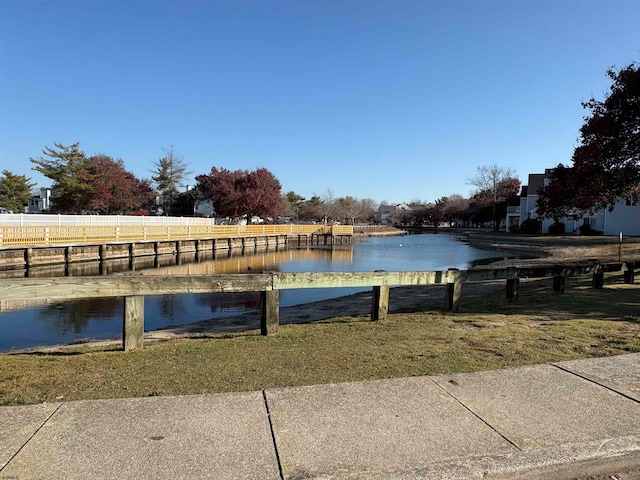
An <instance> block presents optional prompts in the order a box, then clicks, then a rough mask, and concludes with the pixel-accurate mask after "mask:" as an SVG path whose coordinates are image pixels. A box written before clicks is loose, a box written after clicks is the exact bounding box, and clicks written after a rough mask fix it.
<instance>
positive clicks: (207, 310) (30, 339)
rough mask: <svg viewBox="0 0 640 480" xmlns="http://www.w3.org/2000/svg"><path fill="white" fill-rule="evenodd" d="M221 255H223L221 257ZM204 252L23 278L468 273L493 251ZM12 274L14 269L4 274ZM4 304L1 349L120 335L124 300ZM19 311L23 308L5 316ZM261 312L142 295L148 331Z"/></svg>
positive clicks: (408, 243)
mask: <svg viewBox="0 0 640 480" xmlns="http://www.w3.org/2000/svg"><path fill="white" fill-rule="evenodd" d="M220 253H221V252H220ZM220 253H217V254H216V255H215V256H214V255H213V253H211V252H201V254H199V255H198V257H197V258H196V255H195V253H186V254H183V255H179V256H178V255H162V256H159V257H151V256H150V257H137V258H134V259H133V261H132V262H130V261H129V260H128V259H123V260H110V261H107V262H103V263H102V264H100V263H99V262H86V263H78V264H71V265H69V266H68V267H66V268H65V266H64V265H54V266H47V267H35V268H31V269H29V271H28V272H22V275H23V276H24V275H26V274H28V276H34V277H45V276H64V275H71V276H82V275H121V274H123V273H124V272H129V271H139V272H140V273H141V274H143V275H166V276H169V275H202V274H230V273H247V272H252V273H255V272H260V271H264V272H268V271H281V272H300V271H310V272H314V271H327V272H331V271H373V270H387V271H411V270H414V271H415V270H445V269H447V268H451V267H455V268H467V267H468V266H469V265H470V263H471V262H473V261H477V260H479V259H482V258H490V257H491V258H494V257H495V256H496V253H495V251H483V250H478V249H476V248H473V247H471V246H469V245H465V244H463V243H461V242H459V241H457V240H456V239H455V238H454V237H452V236H450V235H442V234H436V235H413V236H407V237H393V238H374V239H370V240H368V241H366V242H360V243H355V244H353V245H337V246H333V248H331V247H315V246H314V247H302V248H292V249H279V250H268V251H262V252H257V253H255V254H252V255H242V251H238V250H234V251H231V252H229V253H227V252H226V251H225V252H223V253H224V254H220ZM2 273H3V274H7V275H15V273H16V272H15V271H8V272H2ZM358 290H367V289H366V288H365V289H344V288H343V289H300V290H288V291H283V292H281V305H283V306H288V305H295V304H300V303H307V302H311V301H316V300H322V299H325V298H334V297H336V296H341V295H348V294H350V293H353V292H354V291H358ZM13 303H14V304H13V305H12V304H11V303H9V302H6V301H5V302H3V301H1V300H0V310H4V311H5V312H4V313H0V332H2V336H1V337H0V351H3V350H9V349H12V348H25V347H28V346H34V345H50V344H56V343H62V342H69V341H73V340H77V339H79V338H86V337H94V338H111V337H116V336H118V335H120V334H121V329H122V309H123V305H122V304H123V302H122V299H121V298H103V299H87V300H81V301H73V302H65V303H61V304H55V305H48V306H42V307H38V308H27V309H26V310H25V309H24V308H25V306H31V305H29V304H28V302H20V303H19V304H17V303H16V302H13ZM15 308H20V309H21V310H15V311H7V310H11V309H15ZM258 308H259V294H258V293H222V294H198V295H194V294H184V295H183V294H179V295H158V296H148V297H145V329H146V330H154V329H157V328H161V327H165V326H169V325H179V324H184V323H190V322H196V321H201V320H208V319H215V318H220V317H226V316H229V315H234V314H238V313H243V312H245V311H247V310H256V309H258Z"/></svg>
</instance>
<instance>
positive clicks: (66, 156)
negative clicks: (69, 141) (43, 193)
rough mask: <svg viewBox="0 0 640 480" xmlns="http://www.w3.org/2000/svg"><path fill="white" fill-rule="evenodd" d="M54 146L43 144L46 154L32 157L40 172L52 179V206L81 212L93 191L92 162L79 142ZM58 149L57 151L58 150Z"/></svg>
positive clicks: (31, 159) (65, 210) (60, 209)
mask: <svg viewBox="0 0 640 480" xmlns="http://www.w3.org/2000/svg"><path fill="white" fill-rule="evenodd" d="M54 147H55V148H51V147H47V146H45V147H44V150H42V153H43V154H44V155H45V157H49V158H45V157H40V158H30V159H29V160H30V161H31V162H32V163H34V164H35V165H36V166H35V167H33V169H34V170H36V171H37V172H40V173H41V174H43V175H44V176H45V177H47V178H50V179H51V180H52V182H53V185H52V192H51V193H52V195H51V202H52V204H53V206H52V209H53V210H54V211H58V212H72V213H80V212H81V211H82V210H84V209H85V205H86V203H87V202H88V201H89V199H90V198H91V196H92V194H93V188H92V186H91V182H90V173H89V165H90V161H89V159H88V158H87V156H86V155H85V153H84V152H83V151H82V150H80V142H77V143H74V144H73V145H69V146H65V145H62V144H60V143H54ZM56 149H57V150H56Z"/></svg>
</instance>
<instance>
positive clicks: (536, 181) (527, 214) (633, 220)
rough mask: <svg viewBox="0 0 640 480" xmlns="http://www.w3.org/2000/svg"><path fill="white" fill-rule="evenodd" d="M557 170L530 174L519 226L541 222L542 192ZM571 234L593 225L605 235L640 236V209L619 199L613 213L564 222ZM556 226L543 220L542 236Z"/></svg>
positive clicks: (510, 220) (510, 218) (579, 215)
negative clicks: (540, 198)
mask: <svg viewBox="0 0 640 480" xmlns="http://www.w3.org/2000/svg"><path fill="white" fill-rule="evenodd" d="M552 173H553V169H550V168H548V169H545V172H544V173H532V174H529V181H528V183H527V185H524V186H523V187H522V191H521V193H520V208H519V224H522V222H524V221H525V220H527V219H529V218H539V215H538V203H537V202H538V198H539V195H538V191H539V190H540V188H542V187H544V186H546V185H548V183H549V181H550V178H551V174H552ZM515 216H516V214H515V211H509V212H508V213H507V219H506V225H507V232H508V231H509V230H510V228H511V227H512V226H513V225H515V223H516V220H515ZM560 222H562V223H564V225H565V232H566V233H567V234H572V233H574V234H577V233H579V232H580V230H579V229H580V227H581V226H582V225H589V226H590V227H591V228H592V229H593V230H598V231H601V232H602V233H603V234H604V235H618V234H619V233H620V232H622V233H623V234H625V235H640V205H638V203H637V202H636V203H634V202H631V201H629V200H625V199H618V201H617V202H616V204H615V206H614V208H613V210H612V211H609V210H608V209H603V210H598V211H597V212H595V213H593V214H590V213H587V212H584V211H580V210H576V212H575V214H574V215H570V216H568V217H565V218H561V219H560ZM553 223H554V221H553V219H543V220H542V233H549V227H550V226H551V225H552V224H553Z"/></svg>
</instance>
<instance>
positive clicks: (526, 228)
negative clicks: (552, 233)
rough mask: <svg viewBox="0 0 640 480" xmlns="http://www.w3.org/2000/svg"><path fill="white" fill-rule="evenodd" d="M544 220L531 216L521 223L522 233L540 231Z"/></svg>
mask: <svg viewBox="0 0 640 480" xmlns="http://www.w3.org/2000/svg"><path fill="white" fill-rule="evenodd" d="M541 230H542V222H540V221H539V220H536V219H535V218H529V219H527V220H525V221H524V222H522V223H521V224H520V232H521V233H540V231H541Z"/></svg>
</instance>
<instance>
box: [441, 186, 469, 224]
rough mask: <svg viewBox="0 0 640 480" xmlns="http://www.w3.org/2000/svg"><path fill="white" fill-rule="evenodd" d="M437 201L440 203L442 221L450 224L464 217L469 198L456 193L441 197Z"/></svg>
mask: <svg viewBox="0 0 640 480" xmlns="http://www.w3.org/2000/svg"><path fill="white" fill-rule="evenodd" d="M439 202H440V203H441V204H442V216H443V221H445V222H449V224H450V225H454V224H455V223H456V222H457V221H458V220H461V219H463V218H465V217H466V215H467V213H468V210H469V199H467V198H464V197H463V196H462V195H458V194H457V193H454V194H453V195H449V196H448V197H442V198H441V199H440V200H439Z"/></svg>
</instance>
